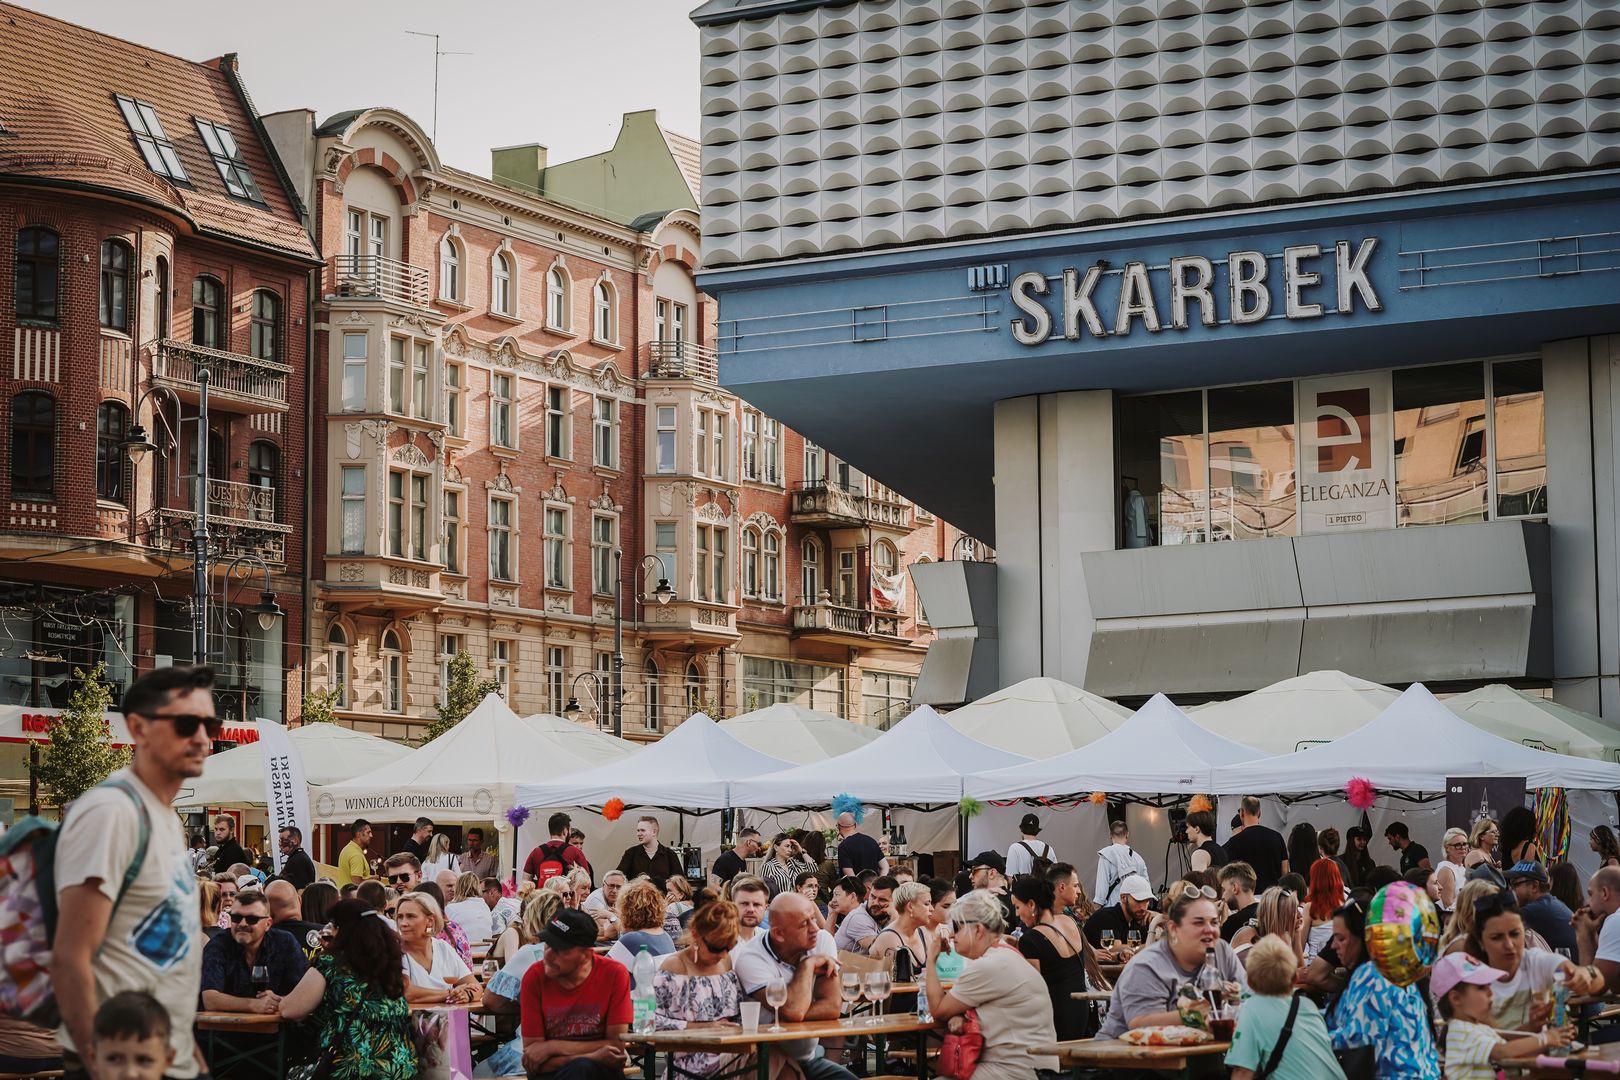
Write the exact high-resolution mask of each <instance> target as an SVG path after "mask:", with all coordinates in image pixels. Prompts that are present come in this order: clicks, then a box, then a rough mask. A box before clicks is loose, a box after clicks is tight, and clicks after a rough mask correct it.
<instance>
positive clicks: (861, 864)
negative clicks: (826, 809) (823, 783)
mask: <svg viewBox="0 0 1620 1080" xmlns="http://www.w3.org/2000/svg"><path fill="white" fill-rule="evenodd" d="M837 825H838V874H839V876H840V877H857V876H859V875H860V873H861V871H863V870H871V871H872V872H873V873H877V874H881V873H883V861H884V860H883V849H882V848H881V847H879V846H878V842H877V841H876V840H874V839H872V838H871V837H870V836H867V835H866V834H865V833H863V832H861V831H860V829H859V828H858V827H857V825H856V821H855V815H854V814H851V813H849V812H848V811H847V810H846V811H845V812H844V813H842V814H839V815H838V822H837Z"/></svg>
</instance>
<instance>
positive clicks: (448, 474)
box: [444, 462, 462, 484]
mask: <svg viewBox="0 0 1620 1080" xmlns="http://www.w3.org/2000/svg"><path fill="white" fill-rule="evenodd" d="M444 482H445V483H447V484H459V483H462V479H461V466H459V465H457V464H456V463H455V462H451V463H450V464H448V465H446V466H445V467H444Z"/></svg>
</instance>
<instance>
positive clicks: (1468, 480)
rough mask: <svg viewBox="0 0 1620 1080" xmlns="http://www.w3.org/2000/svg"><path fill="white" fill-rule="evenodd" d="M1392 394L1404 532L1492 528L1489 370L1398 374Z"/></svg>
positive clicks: (1467, 367) (1472, 367)
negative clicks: (1488, 517)
mask: <svg viewBox="0 0 1620 1080" xmlns="http://www.w3.org/2000/svg"><path fill="white" fill-rule="evenodd" d="M1392 388H1393V394H1394V406H1395V425H1394V437H1395V504H1396V522H1397V524H1400V525H1454V524H1457V523H1459V522H1464V521H1483V520H1485V512H1486V495H1487V487H1488V484H1489V479H1488V473H1487V471H1486V461H1487V456H1486V455H1487V452H1488V450H1489V448H1488V447H1487V446H1486V434H1487V425H1486V422H1485V368H1484V365H1482V364H1477V363H1475V364H1442V365H1440V366H1437V367H1424V368H1410V369H1407V370H1404V371H1397V372H1395V373H1394V374H1393V376H1392Z"/></svg>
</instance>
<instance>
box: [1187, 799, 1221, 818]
mask: <svg viewBox="0 0 1620 1080" xmlns="http://www.w3.org/2000/svg"><path fill="white" fill-rule="evenodd" d="M1214 809H1215V805H1214V804H1213V803H1211V802H1210V801H1209V796H1208V795H1194V796H1193V797H1192V802H1190V803H1188V804H1187V813H1189V814H1202V813H1210V812H1213V811H1214Z"/></svg>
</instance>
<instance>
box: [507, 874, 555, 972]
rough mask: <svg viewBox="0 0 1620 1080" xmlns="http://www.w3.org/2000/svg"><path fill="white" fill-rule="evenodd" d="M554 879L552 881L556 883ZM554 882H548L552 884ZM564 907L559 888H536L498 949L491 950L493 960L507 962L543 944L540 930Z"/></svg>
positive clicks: (508, 928) (524, 903)
mask: <svg viewBox="0 0 1620 1080" xmlns="http://www.w3.org/2000/svg"><path fill="white" fill-rule="evenodd" d="M556 880H557V879H556V878H552V879H551V881H556ZM550 883H551V882H549V881H548V882H547V884H548V885H549V884H550ZM562 908H563V896H562V893H561V892H559V891H558V890H556V889H545V888H541V889H535V890H534V891H533V892H531V893H530V894H529V898H528V899H527V900H525V901H524V902H523V910H522V912H521V913H520V914H519V915H518V917H517V918H516V919H514V920H512V925H511V926H508V927H507V928H506V929H505V930H504V931H503V932H502V933H501V936H500V937H499V938H497V939H496V941H495V947H494V948H492V949H490V950H489V958H490V959H491V960H498V961H500V962H501V963H503V964H504V963H506V962H507V961H509V960H511V959H512V958H513V957H514V956H516V955H517V953H518V950H519V949H522V948H524V947H525V946H528V945H538V944H539V943H540V931H541V930H542V929H544V927H545V925H546V923H548V922H550V921H551V917H552V916H553V915H555V914H557V912H559V911H561V910H562Z"/></svg>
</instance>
